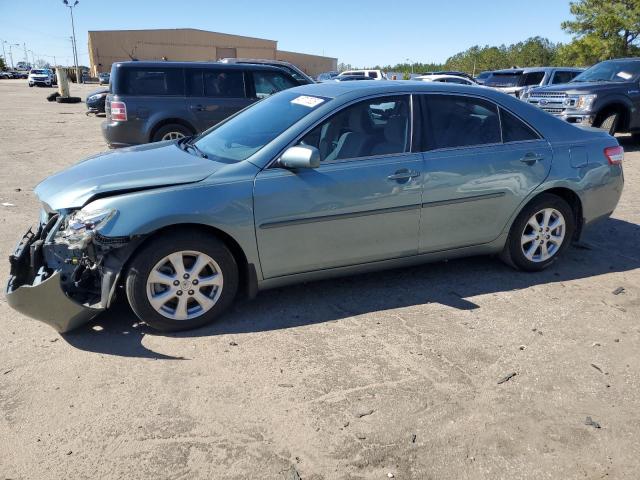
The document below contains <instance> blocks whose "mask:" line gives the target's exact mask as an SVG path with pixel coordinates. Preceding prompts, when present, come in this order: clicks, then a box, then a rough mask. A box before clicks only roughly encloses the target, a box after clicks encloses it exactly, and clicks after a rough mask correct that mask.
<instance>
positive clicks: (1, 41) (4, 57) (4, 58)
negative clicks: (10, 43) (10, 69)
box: [0, 40, 7, 67]
mask: <svg viewBox="0 0 640 480" xmlns="http://www.w3.org/2000/svg"><path fill="white" fill-rule="evenodd" d="M0 43H2V60H3V61H4V65H5V67H6V66H7V52H5V50H4V44H5V43H7V41H6V40H0Z"/></svg>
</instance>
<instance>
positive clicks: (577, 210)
mask: <svg viewBox="0 0 640 480" xmlns="http://www.w3.org/2000/svg"><path fill="white" fill-rule="evenodd" d="M542 193H550V194H552V195H556V196H558V197H560V198H562V199H563V200H564V201H565V202H567V203H568V204H569V206H570V207H571V211H572V212H573V215H574V219H575V222H576V231H575V234H574V240H579V239H580V235H581V233H582V224H583V216H582V201H581V200H580V197H579V196H578V195H577V194H576V192H574V191H573V190H571V189H569V188H562V187H558V188H550V189H549V190H545V191H544V192H540V194H542ZM538 196H539V195H536V197H535V198H537V197H538Z"/></svg>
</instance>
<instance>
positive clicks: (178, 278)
mask: <svg viewBox="0 0 640 480" xmlns="http://www.w3.org/2000/svg"><path fill="white" fill-rule="evenodd" d="M223 280H224V279H223V275H222V270H221V269H220V266H219V265H218V264H217V263H216V261H215V260H213V258H211V257H210V256H208V255H206V254H204V253H202V252H196V251H180V252H175V253H172V254H170V255H167V256H166V257H164V258H163V259H162V260H160V261H159V262H158V263H156V265H155V266H154V267H153V268H152V269H151V272H150V273H149V276H148V277H147V285H146V287H147V288H146V290H147V299H148V300H149V303H150V304H151V306H152V307H153V309H154V310H155V311H156V312H158V313H159V314H160V315H162V316H164V317H166V318H170V319H172V320H191V319H193V318H196V317H199V316H201V315H203V314H204V313H206V312H208V311H209V310H211V308H212V307H213V306H214V305H215V304H216V303H217V301H218V300H219V299H220V295H221V294H222V287H223Z"/></svg>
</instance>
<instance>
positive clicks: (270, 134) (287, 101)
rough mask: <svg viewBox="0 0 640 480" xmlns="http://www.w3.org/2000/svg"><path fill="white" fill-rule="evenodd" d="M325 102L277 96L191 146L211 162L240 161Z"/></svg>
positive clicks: (305, 97)
mask: <svg viewBox="0 0 640 480" xmlns="http://www.w3.org/2000/svg"><path fill="white" fill-rule="evenodd" d="M328 100H329V99H328V98H324V97H315V96H309V95H300V94H297V93H293V92H280V93H277V94H275V95H273V96H271V97H268V98H265V99H264V100H262V101H260V102H258V103H255V104H254V105H253V106H251V107H250V108H247V109H245V110H243V111H242V112H240V113H239V114H238V115H236V116H234V117H232V118H230V119H229V120H228V121H226V122H224V123H221V124H220V125H218V126H217V127H214V128H213V129H211V130H209V131H208V132H205V133H204V134H203V136H201V137H200V138H199V139H198V140H197V141H196V142H195V145H196V147H198V149H199V150H201V151H202V152H203V153H204V154H205V155H206V156H207V158H210V159H212V160H218V161H223V162H241V161H242V160H246V159H247V158H249V157H250V156H251V155H253V154H254V153H256V152H257V151H258V150H260V149H261V148H262V147H264V146H265V145H267V144H268V143H269V142H271V141H272V140H273V139H275V138H276V137H277V136H278V135H280V134H281V133H282V132H284V131H285V130H286V129H287V128H289V127H291V126H292V125H293V124H295V123H296V122H297V121H298V120H300V119H301V118H303V117H305V116H307V115H308V114H309V113H311V112H312V111H313V110H315V109H316V108H318V107H319V106H320V105H322V104H323V103H325V102H326V101H328Z"/></svg>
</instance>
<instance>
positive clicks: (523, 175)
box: [420, 94, 552, 253]
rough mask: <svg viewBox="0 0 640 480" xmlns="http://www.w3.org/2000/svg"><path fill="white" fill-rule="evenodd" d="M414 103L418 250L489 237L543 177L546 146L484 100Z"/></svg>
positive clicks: (429, 98) (435, 98)
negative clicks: (420, 168)
mask: <svg viewBox="0 0 640 480" xmlns="http://www.w3.org/2000/svg"><path fill="white" fill-rule="evenodd" d="M421 107H422V109H421V110H422V112H423V114H422V120H423V121H422V124H423V131H422V133H423V137H424V141H425V143H426V144H427V145H429V149H428V151H427V152H426V153H425V154H424V160H425V181H424V193H423V199H422V209H421V222H420V223H421V232H420V253H426V252H433V251H439V250H447V249H451V248H458V247H465V246H471V245H479V244H483V243H488V242H491V241H492V240H495V239H496V238H497V237H498V236H499V235H500V233H501V232H502V230H503V229H504V227H505V226H506V224H507V221H508V219H509V217H510V216H511V215H512V214H513V212H515V211H516V210H517V208H518V206H519V205H520V204H521V203H522V201H523V200H524V199H525V198H526V197H527V195H529V193H531V192H532V191H533V190H534V189H535V188H536V187H537V186H538V185H540V184H541V183H542V181H543V180H544V179H545V178H546V176H547V174H548V172H549V168H550V166H551V160H552V151H551V148H550V147H549V144H548V143H547V142H546V141H545V140H544V139H542V138H540V136H539V135H538V134H537V133H536V132H535V131H534V130H533V129H531V128H530V127H529V126H528V125H526V124H525V123H524V122H523V121H522V120H520V119H519V118H517V117H516V116H515V115H513V114H511V113H509V112H507V111H506V110H504V109H502V107H500V108H499V107H497V106H496V105H495V104H493V103H491V102H489V101H487V100H484V99H480V98H476V97H470V96H456V95H437V94H433V95H423V96H422V102H421ZM501 126H502V128H501Z"/></svg>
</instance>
